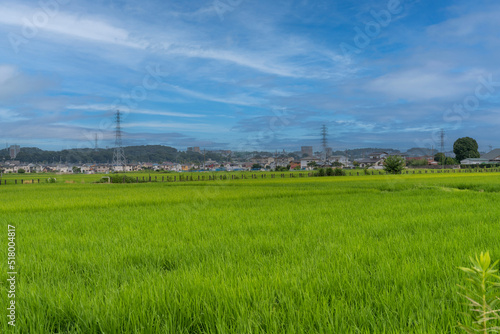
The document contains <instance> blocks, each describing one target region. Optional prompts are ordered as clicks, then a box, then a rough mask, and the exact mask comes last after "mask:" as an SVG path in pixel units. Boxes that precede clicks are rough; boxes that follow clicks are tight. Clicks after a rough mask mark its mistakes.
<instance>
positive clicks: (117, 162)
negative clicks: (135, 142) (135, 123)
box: [113, 110, 126, 171]
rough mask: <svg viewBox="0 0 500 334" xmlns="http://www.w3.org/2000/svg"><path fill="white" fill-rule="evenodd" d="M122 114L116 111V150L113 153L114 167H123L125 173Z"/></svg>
mask: <svg viewBox="0 0 500 334" xmlns="http://www.w3.org/2000/svg"><path fill="white" fill-rule="evenodd" d="M121 122H122V120H121V113H120V110H117V111H116V115H115V123H116V130H115V150H114V151H113V166H121V167H122V168H123V171H125V164H126V161H125V152H124V150H123V146H122V126H121Z"/></svg>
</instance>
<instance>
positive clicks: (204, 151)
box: [203, 149, 207, 171]
mask: <svg viewBox="0 0 500 334" xmlns="http://www.w3.org/2000/svg"><path fill="white" fill-rule="evenodd" d="M206 153H207V151H206V150H205V149H203V171H205V154H206Z"/></svg>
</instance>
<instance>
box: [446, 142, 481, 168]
mask: <svg viewBox="0 0 500 334" xmlns="http://www.w3.org/2000/svg"><path fill="white" fill-rule="evenodd" d="M478 148H479V146H478V145H477V142H476V141H475V140H474V139H472V138H470V137H463V138H458V139H457V140H456V141H455V143H454V144H453V152H454V153H455V156H456V159H457V161H458V162H460V161H462V160H464V159H467V158H479V157H480V154H479V152H478V150H477V149H478Z"/></svg>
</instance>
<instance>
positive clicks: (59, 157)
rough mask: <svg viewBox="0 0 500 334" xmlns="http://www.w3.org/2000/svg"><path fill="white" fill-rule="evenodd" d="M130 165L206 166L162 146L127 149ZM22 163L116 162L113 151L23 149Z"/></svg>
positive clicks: (4, 154)
mask: <svg viewBox="0 0 500 334" xmlns="http://www.w3.org/2000/svg"><path fill="white" fill-rule="evenodd" d="M124 150H125V156H126V157H127V161H129V162H134V161H140V162H153V163H159V162H164V161H171V162H179V163H188V162H197V163H200V162H203V154H201V153H197V152H179V151H177V150H176V149H175V148H173V147H169V146H162V145H145V146H127V147H125V148H124ZM0 158H4V159H6V160H9V159H10V158H9V154H8V151H7V150H6V149H3V150H0ZM205 158H206V159H207V160H208V159H213V160H216V161H226V158H224V157H222V156H221V155H219V154H216V153H211V152H207V153H206V154H205ZM16 160H19V161H21V162H33V163H34V162H40V163H41V162H45V163H52V162H59V161H62V162H69V163H80V162H82V161H83V162H89V163H109V162H110V161H112V160H113V149H112V148H109V149H97V150H95V149H90V148H84V149H70V150H62V151H44V150H41V149H39V148H36V147H23V148H21V152H20V153H19V154H18V156H17V157H16Z"/></svg>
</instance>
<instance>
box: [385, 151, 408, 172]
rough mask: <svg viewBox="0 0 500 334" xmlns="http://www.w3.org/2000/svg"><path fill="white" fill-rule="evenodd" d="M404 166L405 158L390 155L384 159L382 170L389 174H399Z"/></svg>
mask: <svg viewBox="0 0 500 334" xmlns="http://www.w3.org/2000/svg"><path fill="white" fill-rule="evenodd" d="M405 166H406V161H405V158H403V157H401V156H399V155H390V156H388V157H387V158H386V159H385V162H384V170H385V171H386V172H387V173H390V174H400V173H401V172H402V171H403V169H404V168H405Z"/></svg>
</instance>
